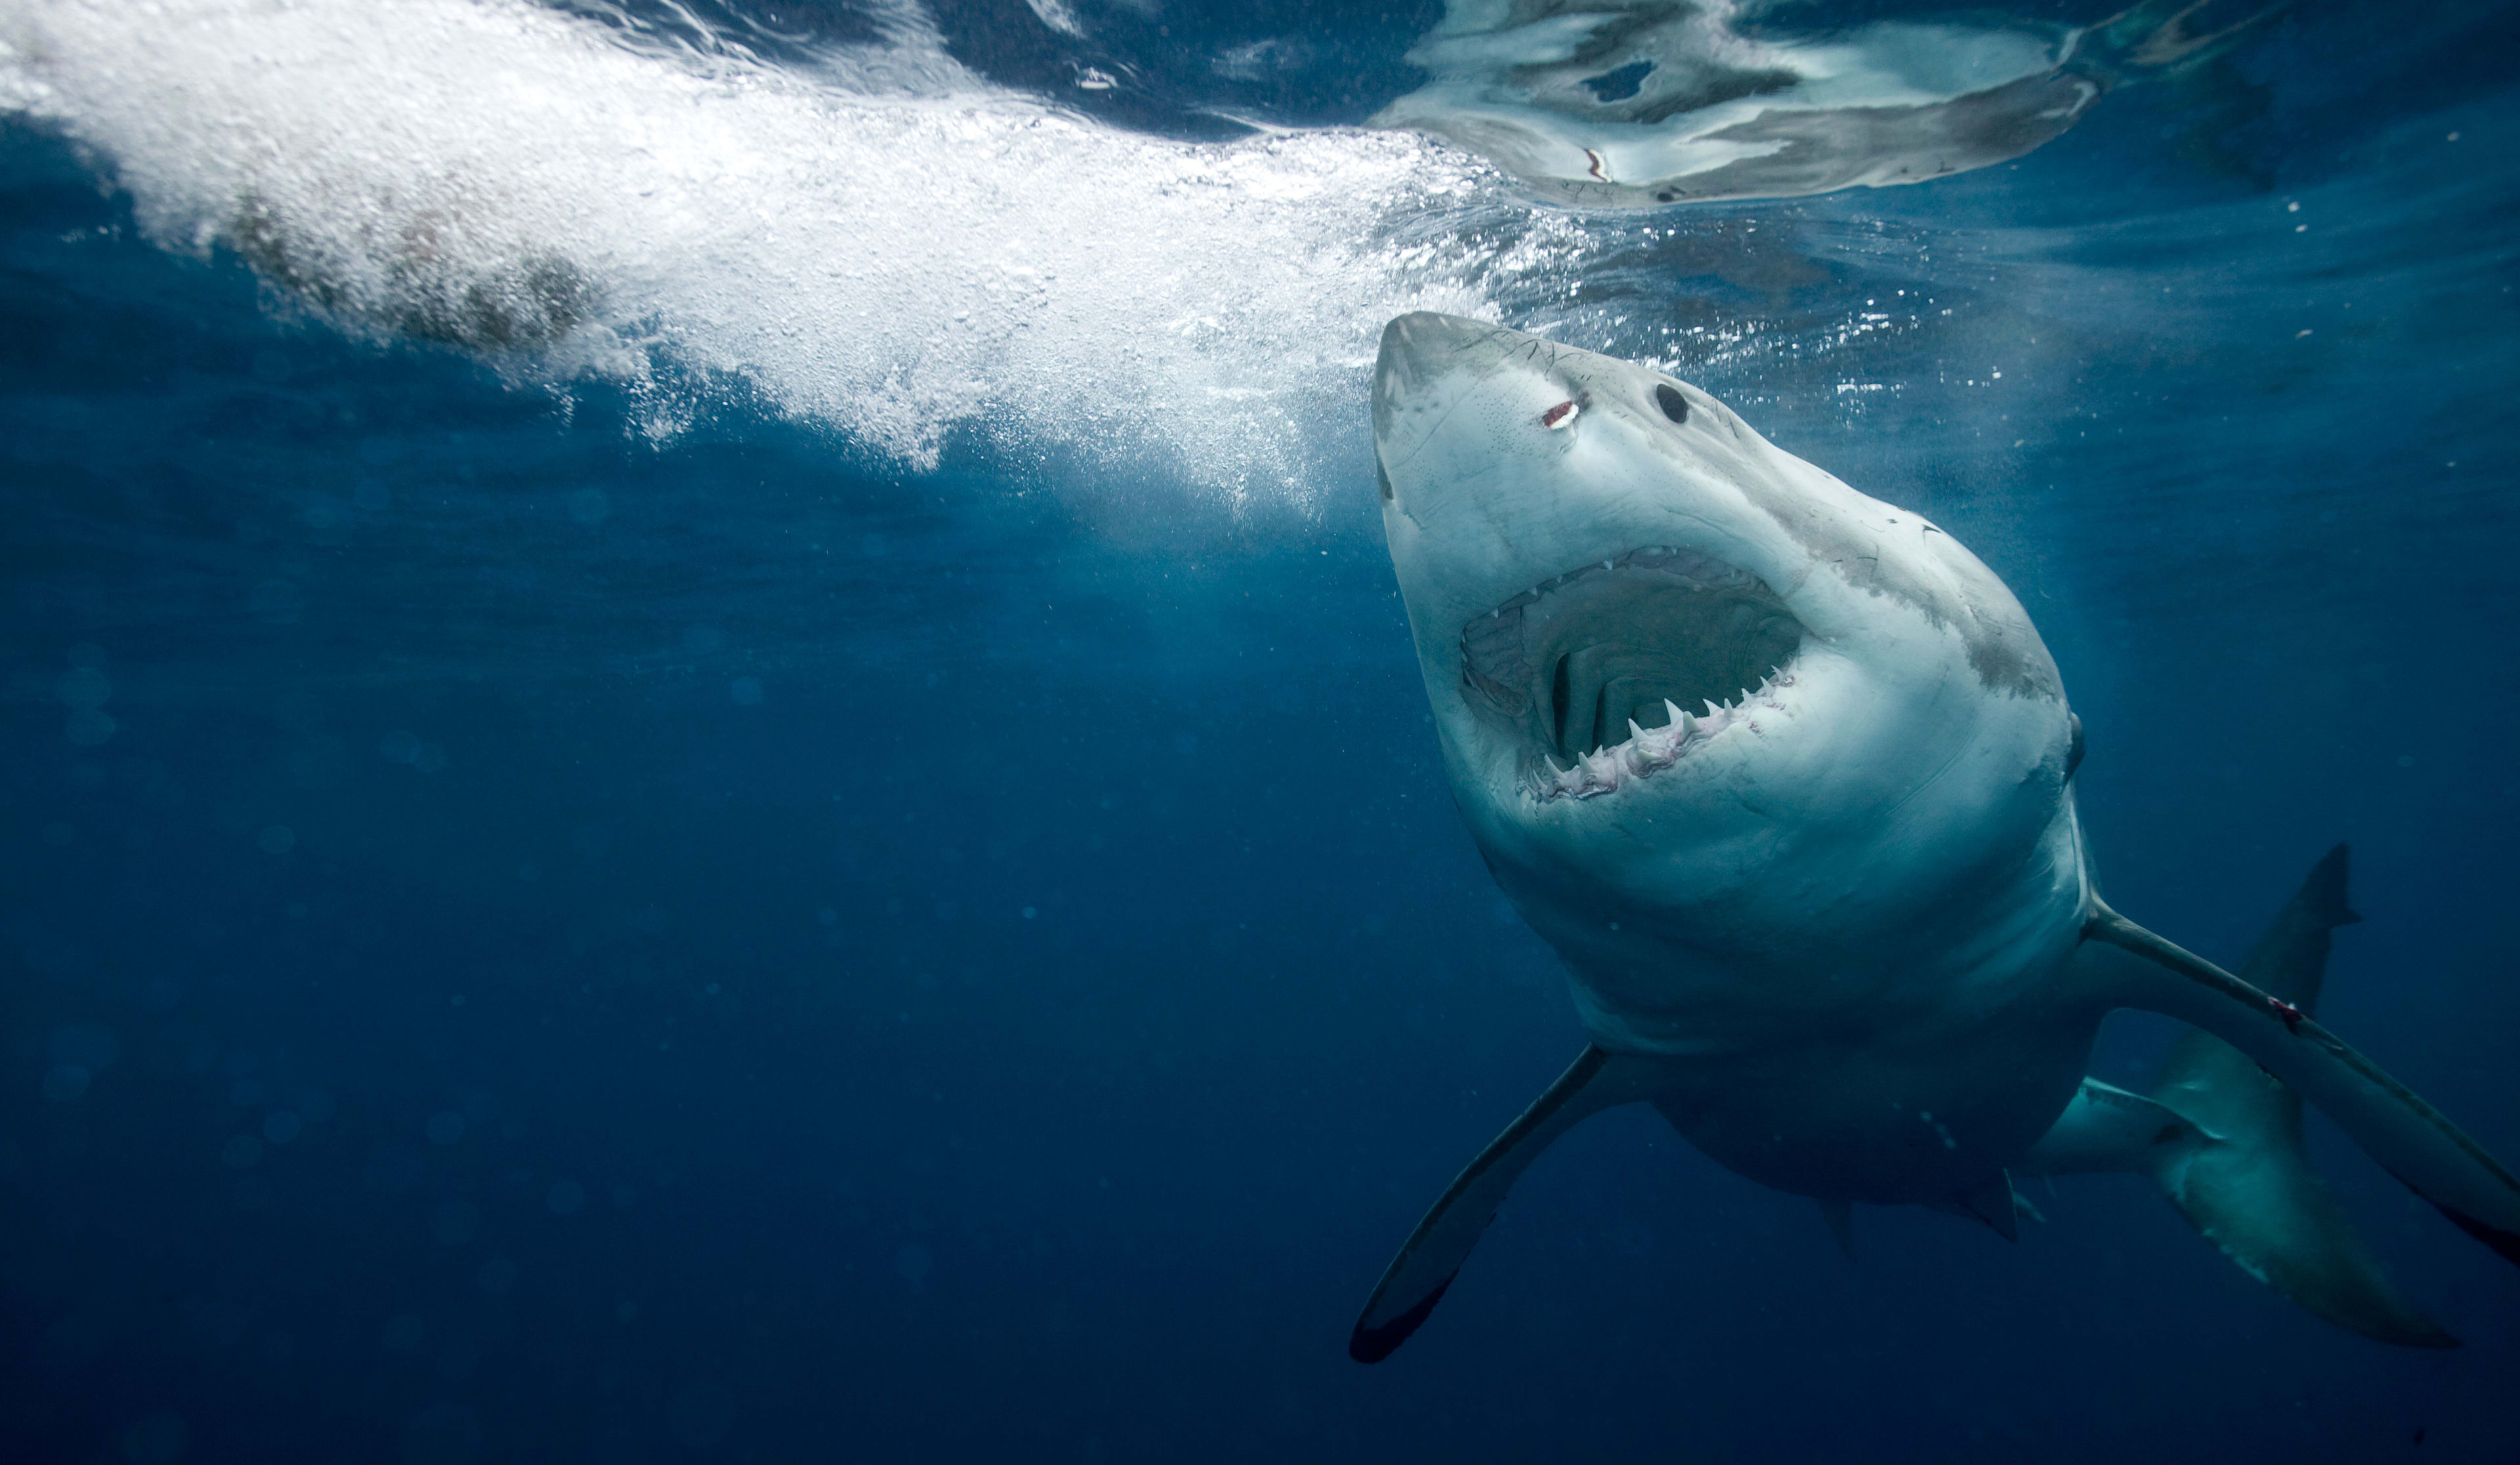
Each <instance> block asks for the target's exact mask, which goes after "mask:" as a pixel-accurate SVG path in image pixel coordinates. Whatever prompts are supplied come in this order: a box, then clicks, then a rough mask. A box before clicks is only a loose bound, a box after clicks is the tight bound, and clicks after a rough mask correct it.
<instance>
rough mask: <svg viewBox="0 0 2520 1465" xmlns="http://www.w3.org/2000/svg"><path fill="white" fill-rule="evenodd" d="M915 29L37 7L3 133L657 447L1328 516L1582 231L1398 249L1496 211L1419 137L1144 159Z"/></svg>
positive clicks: (1115, 136)
mask: <svg viewBox="0 0 2520 1465" xmlns="http://www.w3.org/2000/svg"><path fill="white" fill-rule="evenodd" d="M890 31H891V35H890V38H889V40H887V41H886V42H885V43H884V44H882V45H879V46H872V47H864V48H851V49H846V50H840V51H835V52H832V53H830V54H829V55H828V56H827V57H826V58H825V61H824V64H822V65H820V66H818V67H811V68H800V67H776V66H772V65H769V64H767V63H765V62H763V61H761V60H759V59H758V58H755V57H753V56H751V55H750V54H749V53H746V52H744V51H743V50H742V48H741V47H740V46H738V45H734V44H731V43H730V44H727V45H723V46H712V47H701V48H696V47H692V46H690V45H688V44H685V45H682V46H680V47H676V48H668V47H665V46H663V45H661V44H659V45H651V46H641V45H636V44H625V43H624V35H625V32H624V31H622V30H620V29H619V28H615V27H607V26H606V25H603V24H601V23H598V22H593V21H589V20H585V19H575V18H571V17H567V16H563V15H560V14H557V13H554V12H552V11H548V10H544V9H540V8H537V7H535V6H532V5H528V4H524V3H521V0H161V3H156V4H143V3H140V0H92V3H91V0H14V3H13V4H12V6H11V7H10V8H9V10H8V11H7V12H6V13H5V15H0V108H6V109H8V110H11V111H17V112H20V113H22V114H25V115H28V116H31V117H34V118H38V119H40V120H43V121H45V122H47V123H49V124H51V125H54V126H57V127H59V128H61V129H63V130H65V131H66V132H67V133H68V134H69V135H71V136H72V137H74V138H75V139H77V140H79V141H80V142H82V143H84V144H86V145H88V146H91V147H93V148H94V149H96V150H98V151H99V152H100V153H101V154H102V155H104V156H105V157H106V158H107V159H109V160H110V163H111V165H112V169H113V170H114V173H115V176H116V177H117V178H118V179H119V181H120V182H121V184H122V186H124V187H125V188H127V189H128V190H129V191H130V193H131V196H132V198H133V200H135V206H136V209H137V213H138V217H139V219H140V221H141V223H142V226H143V227H144V228H145V229H146V230H148V232H149V233H150V234H151V236H152V237H153V238H155V239H157V240H158V241H159V242H160V243H162V244H166V245H168V246H170V247H174V248H179V249H185V250H191V251H197V252H203V251H209V250H211V249H213V248H215V247H218V246H221V245H225V246H229V247H236V248H239V249H241V250H242V252H244V253H245V254H246V255H247V257H248V258H249V259H252V260H253V261H255V262H256V264H257V266H258V267H259V268H261V269H262V270H263V271H264V272H265V274H266V275H269V276H273V277H275V278H278V279H280V280H283V281H285V282H287V283H288V284H290V285H291V286H292V287H293V288H294V289H295V290H296V291H297V292H298V293H299V295H300V296H301V297H304V298H309V299H312V300H313V301H314V302H316V304H317V307H318V308H319V309H320V310H321V311H322V312H323V313H325V314H326V315H327V316H329V317H330V318H331V319H333V320H335V321H336V322H337V323H339V324H340V325H342V326H343V327H345V328H346V329H350V330H354V331H358V332H363V333H373V334H376V335H379V336H386V335H391V334H393V333H420V334H424V335H437V336H441V337H446V338H452V339H455V340H457V341H459V342H461V343H464V344H466V345H468V346H469V347H471V348H473V349H478V350H483V351H485V352H486V353H488V354H489V355H491V356H492V357H493V358H494V359H498V360H501V361H503V362H504V363H506V364H507V365H508V366H509V368H510V369H511V370H515V371H517V372H519V373H520V374H523V375H528V376H532V375H542V376H547V377H551V376H556V377H561V378H564V379H565V378H570V377H583V376H600V377H610V378H614V379H618V380H622V381H626V382H629V383H632V384H633V386H634V387H635V388H636V389H637V390H639V391H640V392H641V393H643V394H644V395H643V400H644V401H646V402H647V403H648V404H649V407H650V409H651V417H652V424H653V428H654V430H656V431H658V432H670V431H672V430H674V429H675V428H676V426H677V425H678V424H680V423H682V422H688V421H689V420H690V418H691V416H692V414H693V413H695V412H697V411H705V410H708V409H709V407H710V406H711V405H712V403H711V398H712V397H741V398H754V399H758V400H760V401H762V402H766V403H767V404H769V405H771V406H772V407H774V408H775V409H777V410H778V411H781V412H784V413H787V414H790V415H792V416H794V417H797V418H800V419H806V420H810V421H813V422H821V423H827V424H830V425H832V427H835V428H837V429H838V430H839V431H841V432H842V433H844V434H845V435H846V436H847V437H848V438H849V439H850V440H852V441H853V442H855V443H857V444H859V445H861V446H863V447H865V448H867V449H869V450H872V451H874V452H876V453H877V454H880V455H883V456H885V457H888V458H891V459H893V460H897V461H898V462H900V463H902V464H905V465H908V466H913V467H917V468H922V469H923V468H930V467H933V466H935V465H936V464H937V462H938V459H939V455H940V453H941V451H942V450H943V448H944V447H945V445H946V443H947V442H948V440H949V438H950V437H951V436H952V434H953V433H954V432H955V431H956V430H957V428H958V427H959V428H965V429H970V430H972V431H974V432H975V434H976V435H977V436H979V437H981V438H983V439H986V440H988V441H991V442H994V443H995V445H996V447H997V449H998V451H1000V452H1002V453H1007V452H1012V453H1013V454H1016V455H1018V456H1019V457H1027V458H1036V459H1037V458H1046V457H1057V456H1061V455H1070V454H1082V455H1087V456H1090V457H1096V458H1102V459H1105V460H1110V461H1118V462H1124V463H1131V464H1146V463H1149V462H1153V463H1156V464H1159V465H1160V466H1161V467H1162V470H1163V471H1165V472H1167V473H1172V474H1176V475H1178V476H1181V477H1184V478H1186V479H1188V480H1190V481H1193V482H1194V483H1196V484H1199V485H1202V486H1204V487H1206V488H1208V489H1210V490H1214V491H1220V492H1223V493H1226V494H1229V495H1266V496H1269V497H1272V498H1285V497H1292V498H1295V499H1298V500H1302V499H1305V498H1307V497H1309V496H1310V495H1311V494H1312V493H1314V492H1317V491H1319V490H1320V489H1321V488H1322V487H1323V485H1322V484H1321V483H1320V482H1319V474H1318V473H1317V471H1316V468H1317V466H1318V462H1319V459H1320V455H1321V454H1323V453H1325V452H1329V451H1336V452H1338V453H1340V454H1341V455H1342V456H1344V455H1345V453H1346V451H1347V448H1348V447H1352V446H1353V444H1352V443H1351V444H1347V445H1345V446H1340V445H1339V444H1337V443H1335V442H1331V443H1327V444H1326V439H1325V430H1324V429H1325V424H1326V423H1336V422H1344V421H1347V420H1349V419H1353V420H1355V421H1354V428H1353V433H1352V434H1345V435H1349V436H1353V437H1354V438H1356V439H1360V440H1361V439H1362V437H1363V434H1364V430H1365V429H1364V422H1363V416H1364V408H1363V403H1364V401H1365V375H1366V369H1367V367H1368V365H1369V364H1370V361H1371V357H1372V355H1373V344H1374V339H1375V335H1376V333H1377V332H1378V331H1379V329H1380V327H1381V325H1382V323H1383V322H1384V321H1385V320H1386V319H1388V318H1389V317H1390V316H1391V315H1393V314H1395V313H1397V312H1399V311H1402V310H1406V309H1412V308H1417V307H1419V306H1426V307H1432V308H1439V309H1447V310H1452V311H1456V312H1461V313H1468V314H1492V313H1493V312H1492V310H1491V308H1490V306H1489V296H1488V290H1490V289H1494V288H1495V286H1496V283H1497V281H1498V280H1499V279H1500V278H1504V277H1511V276H1529V275H1531V274H1533V273H1535V272H1545V271H1548V270H1550V269H1551V268H1553V261H1555V260H1560V259H1562V258H1563V257H1564V256H1565V254H1566V252H1567V251H1568V250H1570V249H1572V248H1574V247H1576V244H1575V241H1576V240H1577V239H1578V238H1579V237H1580V235H1581V233H1582V230H1581V228H1580V226H1576V225H1572V224H1568V223H1565V222H1563V221H1560V222H1557V223H1555V224H1553V225H1551V226H1550V227H1548V228H1544V229H1541V230H1538V231H1530V232H1527V233H1525V234H1524V235H1523V241H1524V242H1523V244H1521V245H1520V246H1519V247H1518V248H1517V249H1516V250H1513V251H1509V252H1508V253H1507V254H1506V255H1504V256H1501V257H1489V256H1488V255H1487V254H1486V253H1485V252H1484V251H1486V250H1487V249H1488V248H1489V246H1487V245H1484V244H1478V243H1476V231H1467V232H1460V233H1455V232H1447V231H1444V230H1440V229H1439V230H1431V231H1420V230H1411V229H1408V228H1406V227H1405V225H1406V221H1409V220H1412V219H1415V218H1418V217H1421V216H1423V215H1425V214H1426V213H1428V212H1429V211H1442V210H1448V209H1484V210H1493V209H1495V208H1498V207H1504V206H1508V205H1504V204H1501V203H1500V202H1499V201H1498V197H1497V186H1496V184H1495V183H1494V182H1493V181H1492V180H1493V175H1491V174H1489V173H1488V172H1487V171H1486V170H1485V169H1484V167H1483V165H1478V164H1474V163H1471V162H1469V161H1467V160H1465V159H1463V157H1462V156H1461V155H1456V154H1450V153H1447V152H1444V151H1442V150H1440V149H1438V148H1437V147H1435V146H1434V145H1432V144H1429V143H1426V142H1423V141H1420V140H1418V139H1416V138H1413V137H1408V136H1402V135H1395V134H1390V133H1372V132H1363V131H1348V130H1340V131H1328V132H1312V133H1304V134H1297V135H1289V136H1276V137H1269V138H1263V139H1257V140H1252V141H1247V142H1242V143H1237V144H1232V145H1222V146H1199V145H1191V144H1184V143H1177V142H1171V141H1165V140H1160V139H1154V138H1148V137H1145V136H1140V135H1135V134H1130V133H1124V132H1121V131H1118V130H1116V129H1112V128H1109V127H1105V126H1102V125H1099V124H1097V123H1094V122H1091V121H1088V120H1085V119H1081V118H1078V117H1075V116H1072V115H1067V114H1062V113H1060V112H1058V111H1056V110H1054V109H1052V108H1051V107H1049V106H1048V105H1047V104H1045V103H1043V102H1041V101H1038V100H1034V99H1029V98H1026V97H1023V96H1019V95H1015V94H1012V93H1009V92H1007V91H1005V90H1003V89H999V88H995V87H992V86H989V85H987V84H985V83H983V82H981V81H979V80H977V79H975V78H973V77H971V76H970V75H968V74H967V73H966V72H964V71H963V70H962V68H961V67H958V66H957V65H955V64H954V63H953V62H952V60H951V59H950V58H948V57H947V56H946V55H945V54H944V52H943V50H942V48H941V47H940V46H938V45H937V44H935V42H934V40H933V36H932V34H930V33H928V32H927V31H926V30H925V28H924V26H923V23H922V22H921V21H920V20H919V18H918V16H917V15H916V13H914V12H902V13H900V14H899V15H897V16H896V17H894V19H893V22H892V23H891V25H890ZM1340 436H1342V434H1339V433H1337V432H1335V431H1332V432H1331V433H1330V434H1329V437H1331V438H1337V437H1340Z"/></svg>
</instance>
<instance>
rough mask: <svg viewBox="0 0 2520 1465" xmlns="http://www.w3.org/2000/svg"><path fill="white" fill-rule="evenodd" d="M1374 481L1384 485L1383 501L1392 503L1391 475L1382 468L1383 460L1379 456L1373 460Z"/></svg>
mask: <svg viewBox="0 0 2520 1465" xmlns="http://www.w3.org/2000/svg"><path fill="white" fill-rule="evenodd" d="M1373 481H1374V482H1375V483H1377V484H1380V485H1381V487H1382V502H1384V503H1385V504H1388V503H1390V502H1391V500H1392V493H1391V475H1390V474H1389V473H1386V472H1384V471H1383V470H1382V460H1381V459H1379V458H1377V459H1375V460H1374V461H1373Z"/></svg>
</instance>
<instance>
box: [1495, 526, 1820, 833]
mask: <svg viewBox="0 0 2520 1465" xmlns="http://www.w3.org/2000/svg"><path fill="white" fill-rule="evenodd" d="M1802 638H1803V626H1802V623H1801V622H1800V621H1799V620H1796V619H1795V618H1794V615H1793V612H1792V611H1791V610H1789V609H1787V608H1786V607H1785V604H1784V601H1783V599H1781V598H1780V597H1778V595H1777V593H1776V592H1775V591H1774V590H1772V589H1770V588H1769V586H1768V585H1767V583H1766V582H1765V581H1763V580H1761V579H1760V578H1759V577H1758V576H1756V575H1753V574H1751V573H1750V572H1749V571H1747V570H1743V569H1738V568H1735V567H1734V566H1732V565H1729V564H1726V563H1724V562H1723V561H1722V560H1720V559H1717V558H1715V557H1713V556H1712V555H1705V554H1701V553H1699V552H1698V551H1695V550H1691V549H1688V548H1687V547H1685V546H1679V545H1647V546H1645V547H1643V548H1642V549H1638V550H1632V551H1630V552H1629V553H1627V554H1625V555H1616V556H1614V557H1611V558H1607V559H1602V560H1600V561H1598V562H1597V563H1589V564H1583V565H1579V566H1577V567H1576V568H1574V569H1571V570H1568V571H1567V572H1565V573H1564V574H1561V575H1557V576H1554V577H1553V578H1551V579H1549V580H1546V581H1543V582H1542V583H1540V584H1538V585H1535V586H1533V587H1532V588H1530V589H1529V590H1526V591H1524V592H1522V593H1521V594H1519V595H1516V596H1514V597H1513V598H1511V599H1508V600H1506V601H1504V602H1503V603H1502V604H1499V605H1496V606H1494V607H1492V608H1490V609H1489V610H1488V612H1487V613H1486V614H1484V615H1479V616H1473V617H1471V619H1470V620H1469V621H1468V622H1467V623H1466V624H1465V625H1463V627H1462V642H1461V660H1462V695H1463V701H1464V702H1465V703H1467V704H1468V705H1469V706H1470V707H1471V708H1472V709H1473V711H1474V713H1476V714H1481V715H1484V716H1485V717H1486V718H1487V719H1488V720H1489V721H1491V722H1492V723H1495V724H1497V725H1498V726H1499V727H1500V728H1501V729H1503V730H1505V731H1506V732H1507V733H1508V735H1509V736H1510V735H1513V734H1517V733H1518V734H1521V735H1522V736H1523V738H1524V739H1525V741H1526V744H1527V745H1526V749H1525V752H1526V754H1527V755H1529V756H1527V757H1526V758H1525V759H1524V760H1523V761H1524V764H1525V766H1524V767H1523V769H1522V787H1523V790H1524V792H1525V794H1526V795H1527V796H1528V797H1530V798H1531V799H1533V800H1535V801H1538V802H1543V803H1546V802H1548V801H1550V800H1553V799H1569V798H1571V799H1593V798H1600V797H1602V796H1604V795H1607V794H1614V793H1617V792H1618V791H1619V790H1620V789H1621V788H1622V787H1624V786H1628V785H1630V784H1632V783H1634V782H1636V781H1638V780H1642V779H1644V778H1650V777H1653V776H1654V775H1655V774H1658V773H1661V772H1663V771H1664V770H1666V769H1669V768H1671V767H1673V766H1674V765H1675V764H1677V763H1679V761H1680V760H1681V759H1682V758H1683V757H1685V756H1688V754H1690V753H1691V752H1694V751H1697V750H1699V749H1702V748H1704V747H1706V746H1707V745H1708V744H1710V743H1711V742H1713V741H1714V740H1715V739H1716V738H1718V737H1721V736H1722V735H1724V734H1725V733H1728V732H1730V731H1731V730H1732V729H1733V726H1734V725H1735V724H1736V723H1739V724H1742V725H1744V726H1745V727H1747V726H1750V720H1751V718H1752V717H1753V715H1754V713H1755V712H1756V710H1758V709H1761V708H1765V709H1767V710H1770V711H1774V712H1778V713H1786V712H1788V711H1789V709H1788V708H1787V707H1786V705H1785V704H1784V702H1783V701H1782V700H1781V698H1782V697H1783V696H1784V695H1785V694H1786V692H1787V691H1788V690H1789V689H1790V688H1792V687H1793V685H1794V676H1793V673H1792V672H1791V671H1789V670H1787V669H1786V668H1788V667H1790V666H1791V665H1792V664H1793V662H1794V660H1795V656H1796V653H1797V652H1798V651H1799V650H1800V648H1801V644H1802ZM1689 707H1696V708H1698V709H1700V710H1699V711H1698V712H1695V713H1692V712H1690V711H1688V708H1689ZM1561 762H1562V763H1565V764H1566V765H1568V766H1566V767H1564V768H1560V767H1559V764H1560V763H1561Z"/></svg>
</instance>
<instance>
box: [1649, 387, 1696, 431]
mask: <svg viewBox="0 0 2520 1465" xmlns="http://www.w3.org/2000/svg"><path fill="white" fill-rule="evenodd" d="M1654 405H1655V406H1656V407H1659V408H1661V409H1662V415H1663V416H1664V417H1667V418H1669V419H1671V420H1672V421H1673V422H1688V398H1687V397H1684V396H1682V395H1681V394H1680V389H1679V388H1678V387H1676V386H1673V385H1672V384H1671V383H1670V382H1668V381H1666V382H1663V383H1661V384H1660V385H1658V386H1656V387H1655V388H1654Z"/></svg>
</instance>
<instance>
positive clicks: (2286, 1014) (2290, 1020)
mask: <svg viewBox="0 0 2520 1465" xmlns="http://www.w3.org/2000/svg"><path fill="white" fill-rule="evenodd" d="M2267 1001H2268V1002H2269V1003H2271V1004H2272V1005H2273V1007H2274V1009H2275V1016H2277V1017H2279V1018H2282V1019H2283V1025H2284V1027H2285V1029H2286V1030H2287V1031H2289V1032H2294V1033H2298V1032H2300V1031H2301V1024H2302V1012H2301V1009H2300V1008H2299V1007H2296V1006H2294V1005H2293V1004H2292V1003H2290V1002H2287V1001H2285V1000H2284V999H2281V998H2269V999H2267Z"/></svg>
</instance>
